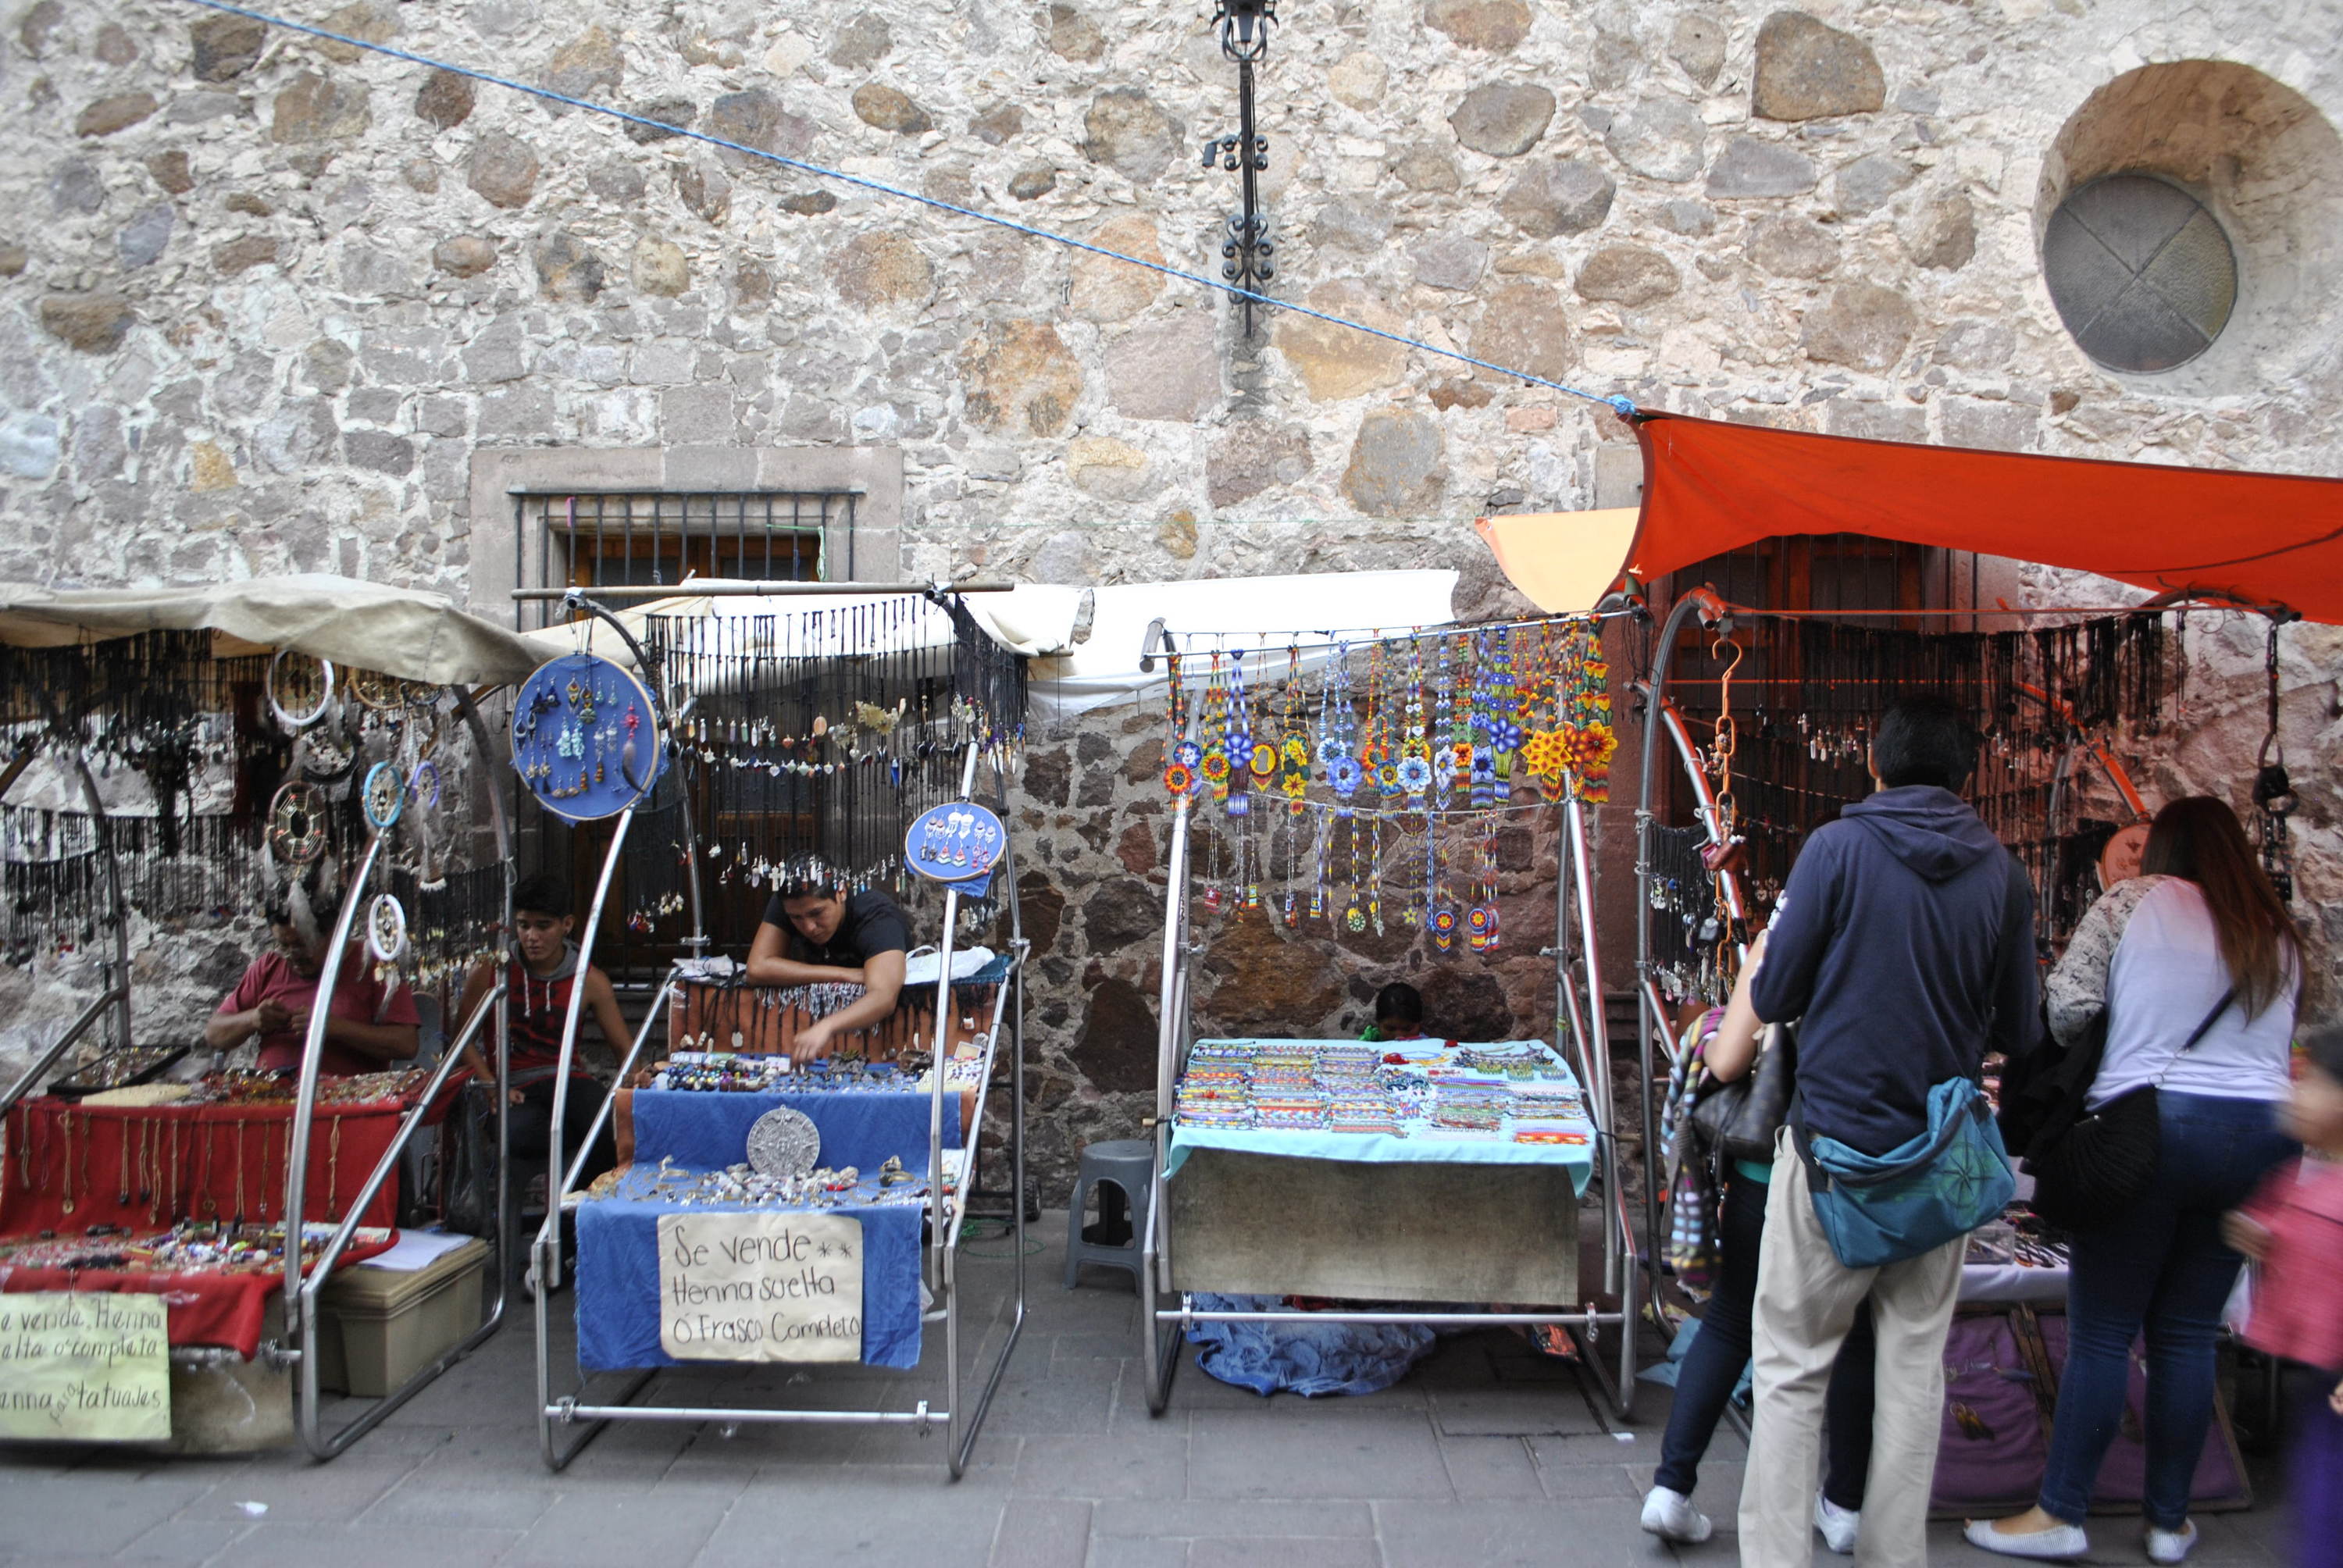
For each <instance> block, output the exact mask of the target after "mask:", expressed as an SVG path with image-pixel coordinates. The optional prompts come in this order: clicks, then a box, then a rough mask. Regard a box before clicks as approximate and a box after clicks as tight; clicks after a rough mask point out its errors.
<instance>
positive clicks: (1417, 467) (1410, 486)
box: [1292, 342, 1478, 1018]
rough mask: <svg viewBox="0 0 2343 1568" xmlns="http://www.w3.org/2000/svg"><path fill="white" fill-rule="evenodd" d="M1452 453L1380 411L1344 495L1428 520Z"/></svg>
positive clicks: (1420, 426)
mask: <svg viewBox="0 0 2343 1568" xmlns="http://www.w3.org/2000/svg"><path fill="white" fill-rule="evenodd" d="M1475 346H1476V347H1478V345H1477V342H1476V345H1475ZM1447 450H1448V443H1447V440H1446V438H1445V437H1443V435H1442V434H1441V431H1440V426H1439V425H1438V424H1437V423H1436V422H1435V421H1434V420H1433V418H1432V417H1430V416H1429V415H1425V414H1420V413H1417V412H1416V411H1414V410H1413V409H1410V408H1378V409H1375V410H1374V411H1373V412H1372V413H1370V414H1369V415H1368V416H1367V417H1365V418H1364V419H1363V420H1361V421H1360V422H1359V434H1358V438H1357V439H1356V440H1355V441H1354V442H1353V444H1352V447H1351V462H1350V467H1347V468H1345V469H1344V470H1343V471H1342V494H1343V495H1344V496H1345V497H1346V498H1348V499H1349V500H1350V502H1351V504H1352V505H1353V506H1354V507H1356V508H1359V510H1360V511H1362V512H1364V513H1366V514H1367V515H1368V516H1369V517H1385V518H1399V517H1428V516H1430V515H1432V514H1433V512H1434V511H1436V510H1437V509H1438V508H1439V505H1440V498H1441V493H1442V491H1443V489H1444V488H1445V487H1446V485H1447V481H1448V470H1447V466H1446V457H1447ZM1324 1010H1325V1008H1323V1007H1321V1008H1319V1009H1317V1010H1316V1012H1323V1011H1324ZM1292 1016H1293V1017H1297V1018H1299V1017H1311V1016H1315V1014H1314V1013H1312V1012H1309V1011H1302V1012H1297V1013H1295V1014H1293V1015H1292Z"/></svg>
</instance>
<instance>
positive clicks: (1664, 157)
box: [1603, 98, 1708, 183]
mask: <svg viewBox="0 0 2343 1568" xmlns="http://www.w3.org/2000/svg"><path fill="white" fill-rule="evenodd" d="M1603 145H1604V146H1606V147H1608V148H1610V149H1611V156H1613V157H1614V158H1617V159H1618V160H1619V161H1620V163H1622V164H1623V165H1624V166H1626V167H1627V168H1628V169H1629V170H1631V171H1632V172H1634V173H1635V174H1639V175H1642V176H1644V178H1646V179H1654V180H1663V181H1667V182H1670V183H1678V182H1682V181H1684V180H1688V179H1693V178H1695V177H1697V176H1698V175H1699V174H1700V170H1701V165H1702V163H1703V162H1704V160H1705V157H1706V155H1707V147H1708V126H1707V125H1706V123H1705V122H1704V121H1703V120H1702V119H1701V117H1700V114H1699V111H1697V110H1696V109H1694V107H1693V106H1691V105H1690V104H1687V103H1685V102H1684V100H1683V99H1681V98H1654V99H1652V100H1650V101H1648V102H1645V103H1642V104H1638V105H1636V106H1634V108H1633V109H1631V110H1629V111H1628V112H1627V113H1626V114H1624V115H1621V116H1619V117H1618V118H1617V119H1614V120H1613V121H1612V122H1611V125H1610V128H1609V129H1608V131H1606V132H1605V133H1604V138H1603Z"/></svg>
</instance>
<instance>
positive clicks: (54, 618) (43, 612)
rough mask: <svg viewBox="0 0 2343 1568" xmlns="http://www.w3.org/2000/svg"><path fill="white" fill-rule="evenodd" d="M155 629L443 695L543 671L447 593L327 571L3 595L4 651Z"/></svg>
mask: <svg viewBox="0 0 2343 1568" xmlns="http://www.w3.org/2000/svg"><path fill="white" fill-rule="evenodd" d="M145 631H210V632H213V633H215V634H216V642H215V648H216V651H217V652H218V653H219V654H220V655H221V656H222V657H232V656H235V655H237V654H249V653H259V652H266V651H268V650H270V649H272V648H293V649H296V650H297V651H299V652H302V653H306V654H308V655H310V656H312V657H313V658H325V659H331V660H332V661H333V662H334V663H335V664H336V665H337V666H339V667H342V668H351V669H372V670H378V671H380V672H381V673H383V674H385V675H391V676H397V678H400V679H402V680H421V681H428V682H430V683H431V684H432V685H434V686H488V685H500V684H503V683H506V682H509V681H517V680H519V679H521V678H524V677H526V676H527V675H528V672H529V671H530V670H532V669H534V668H537V667H538V665H539V664H541V663H543V662H544V660H543V659H542V658H540V657H539V656H538V652H537V650H536V649H534V648H531V647H529V645H528V643H526V642H524V641H522V640H521V638H520V637H519V636H518V634H516V633H514V632H511V631H508V630H507V629H506V628H503V627H499V626H497V625H495V624H493V623H491V622H488V621H486V620H482V619H481V618H479V617H478V616H475V615H471V614H469V613H468V612H466V611H464V610H461V609H458V608H457V607H456V605H455V603H454V601H453V600H451V599H449V598H447V596H446V595H444V594H436V593H426V592H423V591H422V590H420V589H417V588H391V587H389V586H387V585H386V584H383V583H369V582H359V581H357V579H356V578H341V577H331V576H328V575H327V574H324V573H311V574H307V575H303V576H298V577H284V578H248V579H246V580H245V581H242V582H227V583H201V584H196V585H193V586H189V587H183V588H76V589H69V590H64V591H59V590H55V589H51V588H21V587H0V642H6V643H11V644H14V645H15V646H16V647H18V648H57V647H63V646H65V645H68V644H72V643H75V642H90V641H100V642H102V641H105V640H106V639H107V638H117V637H132V636H136V634H138V633H140V632H145Z"/></svg>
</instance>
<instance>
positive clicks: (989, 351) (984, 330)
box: [960, 321, 1082, 436]
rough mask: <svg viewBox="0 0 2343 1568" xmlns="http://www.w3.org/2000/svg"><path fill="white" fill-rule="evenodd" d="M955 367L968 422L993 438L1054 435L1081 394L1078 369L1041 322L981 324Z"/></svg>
mask: <svg viewBox="0 0 2343 1568" xmlns="http://www.w3.org/2000/svg"><path fill="white" fill-rule="evenodd" d="M960 380H961V383H962V386H963V387H964V389H965V395H966V396H965V404H964V407H966V410H967V413H968V417H969V418H970V421H971V422H973V423H974V424H975V425H976V426H977V427H979V428H980V429H984V430H989V431H990V432H992V433H993V434H995V435H1003V436H1006V435H1025V436H1055V435H1058V434H1059V433H1060V432H1061V431H1063V430H1064V429H1065V427H1066V426H1067V424H1068V423H1069V422H1070V421H1071V419H1072V418H1073V412H1074V405H1075V403H1076V402H1078V401H1079V400H1080V399H1081V395H1082V367H1081V362H1080V361H1079V360H1077V359H1076V358H1075V357H1074V356H1073V353H1072V351H1071V349H1069V348H1068V347H1066V345H1065V341H1064V340H1063V339H1062V338H1061V337H1059V336H1058V330H1057V328H1056V327H1052V326H1051V325H1050V324H1049V323H1048V322H1046V321H989V322H986V323H984V324H983V325H982V326H980V327H978V328H977V329H976V331H975V332H974V333H972V334H970V337H968V338H967V339H966V340H965V341H964V342H963V343H962V344H961V345H960Z"/></svg>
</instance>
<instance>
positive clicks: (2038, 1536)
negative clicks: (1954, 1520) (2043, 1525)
mask: <svg viewBox="0 0 2343 1568" xmlns="http://www.w3.org/2000/svg"><path fill="white" fill-rule="evenodd" d="M1961 1533H1962V1534H1963V1535H1965V1536H1966V1537H1967V1538H1968V1543H1969V1544H1970V1545H1972V1546H1975V1547H1977V1548H1979V1549H1980V1550H1982V1551H1986V1552H1998V1553H2001V1554H2002V1555H2003V1556H2004V1557H2031V1558H2035V1559H2036V1560H2038V1561H2041V1562H2046V1563H2063V1562H2066V1561H2067V1560H2068V1559H2070V1558H2075V1557H2080V1556H2082V1555H2083V1554H2084V1553H2087V1552H2088V1551H2089V1550H2090V1549H2091V1543H2090V1541H2089V1539H2088V1538H2087V1537H2086V1536H2085V1535H2084V1533H2083V1527H2082V1526H2081V1525H2079V1524H2061V1525H2058V1526H2057V1527H2056V1528H2055V1529H2050V1530H2036V1531H2035V1532H2033V1533H2030V1534H2026V1535H2005V1534H2003V1533H2001V1532H2000V1531H1998V1530H1996V1529H1995V1528H1994V1527H1993V1521H1992V1520H1990V1519H1972V1520H1970V1521H1969V1522H1968V1523H1967V1524H1966V1526H1964V1527H1963V1529H1962V1531H1961Z"/></svg>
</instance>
